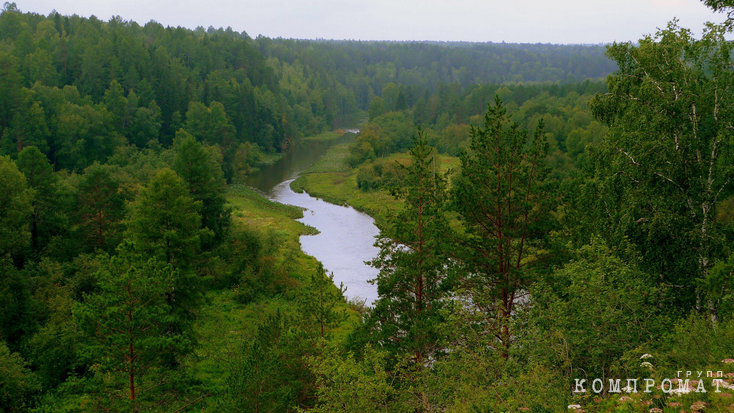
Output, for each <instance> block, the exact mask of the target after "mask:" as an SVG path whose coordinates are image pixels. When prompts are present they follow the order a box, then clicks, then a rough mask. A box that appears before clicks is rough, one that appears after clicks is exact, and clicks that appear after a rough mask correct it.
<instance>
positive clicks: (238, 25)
mask: <svg viewBox="0 0 734 413" xmlns="http://www.w3.org/2000/svg"><path fill="white" fill-rule="evenodd" d="M15 3H16V5H17V6H18V8H19V9H20V10H21V11H23V12H35V13H39V14H43V15H48V14H49V13H51V12H52V11H53V10H56V11H57V12H59V13H61V14H62V15H73V14H77V15H79V16H83V17H90V16H92V15H94V16H96V17H97V18H99V19H101V20H105V21H107V20H109V19H110V18H111V17H113V16H120V17H121V18H122V19H124V20H132V21H135V22H137V23H138V24H141V25H144V24H146V23H147V22H149V21H151V20H154V21H156V22H158V23H160V24H162V25H164V26H171V27H177V26H182V27H185V28H188V29H196V28H197V27H203V28H205V29H207V28H209V27H214V28H215V29H218V28H224V29H226V28H228V27H231V28H232V30H235V31H237V32H239V33H241V32H246V33H247V34H248V35H249V36H251V37H253V38H255V37H257V36H259V35H263V36H266V37H270V38H287V39H302V40H346V41H349V40H354V41H398V42H411V41H416V42H424V41H426V42H442V41H443V42H471V43H487V42H492V43H502V42H505V43H530V44H538V43H540V44H559V45H560V44H566V45H598V44H608V43H612V42H615V41H617V42H623V41H637V40H639V39H640V38H641V37H642V36H644V35H646V34H652V33H654V32H655V31H656V29H657V28H662V27H665V26H666V25H667V23H668V22H669V21H671V20H672V19H673V18H678V19H679V25H680V26H681V27H686V28H689V29H691V30H692V31H693V32H694V34H695V35H696V36H699V35H700V33H701V28H702V27H703V24H704V22H706V21H714V22H720V21H722V20H723V18H724V16H723V15H722V14H718V13H714V12H712V11H711V10H710V9H708V8H706V7H705V6H704V5H703V4H702V3H701V2H699V1H697V0H645V1H641V2H640V1H638V0H618V1H612V0H598V1H596V2H594V3H593V4H591V5H590V4H589V2H583V1H581V0H562V1H560V2H555V3H552V4H551V3H549V2H547V1H542V0H518V1H515V2H513V3H512V4H508V3H506V2H502V1H483V2H478V1H475V0H459V1H454V2H452V3H449V2H447V1H444V0H424V1H417V0H407V1H403V2H400V3H395V2H389V1H387V0H370V1H362V2H353V1H342V0H311V1H296V0H283V1H279V2H269V1H266V0H249V1H243V2H239V3H236V4H227V3H226V2H225V1H224V0H211V1H209V2H208V3H206V5H207V6H208V7H202V6H201V3H198V2H194V1H192V0H181V1H173V0H162V1H157V2H151V1H144V0H129V1H124V2H123V1H120V0H115V1H104V2H98V1H92V0H66V1H64V2H63V3H62V2H59V1H56V0H34V1H23V0H21V1H16V2H15Z"/></svg>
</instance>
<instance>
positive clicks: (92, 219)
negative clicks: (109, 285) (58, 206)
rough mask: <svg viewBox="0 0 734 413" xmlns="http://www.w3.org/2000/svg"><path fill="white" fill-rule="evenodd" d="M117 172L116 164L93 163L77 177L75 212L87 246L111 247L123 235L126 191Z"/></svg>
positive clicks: (91, 247)
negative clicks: (114, 165)
mask: <svg viewBox="0 0 734 413" xmlns="http://www.w3.org/2000/svg"><path fill="white" fill-rule="evenodd" d="M117 172H118V170H117V168H115V167H112V166H109V165H100V164H96V163H95V164H94V165H91V166H90V167H88V168H86V169H85V170H84V174H83V175H82V176H81V178H80V180H79V183H78V186H77V193H76V203H75V207H76V208H75V211H74V215H75V218H76V223H77V224H78V226H79V227H78V228H79V232H80V235H81V238H82V239H83V242H84V243H85V244H86V245H87V246H88V247H89V249H94V248H102V249H104V250H107V251H112V250H113V249H114V248H115V247H116V246H117V245H118V243H119V242H120V241H121V239H122V238H121V237H122V228H123V219H124V217H125V201H127V200H128V199H129V195H128V192H127V191H126V190H125V188H124V186H123V181H122V179H121V178H120V175H119V174H118V173H117Z"/></svg>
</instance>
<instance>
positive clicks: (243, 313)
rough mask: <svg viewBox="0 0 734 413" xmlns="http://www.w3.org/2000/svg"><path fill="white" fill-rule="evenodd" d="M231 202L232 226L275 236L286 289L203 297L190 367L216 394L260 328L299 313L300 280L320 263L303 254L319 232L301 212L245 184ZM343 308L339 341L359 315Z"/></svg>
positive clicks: (231, 193)
mask: <svg viewBox="0 0 734 413" xmlns="http://www.w3.org/2000/svg"><path fill="white" fill-rule="evenodd" d="M227 200H228V203H229V206H230V207H231V208H232V209H233V214H232V221H233V223H232V224H233V226H235V227H238V226H239V227H247V228H248V229H250V230H254V231H257V232H259V233H261V234H267V236H277V239H278V249H277V253H276V256H275V257H274V259H273V262H272V265H274V266H279V267H281V268H284V270H285V271H286V272H287V275H288V277H287V278H288V286H287V290H286V292H285V293H283V294H281V296H277V297H272V298H261V299H258V300H256V301H255V302H251V303H248V304H241V303H239V302H237V301H236V300H235V296H236V291H235V290H234V289H224V290H210V291H207V292H206V293H205V304H204V305H203V306H202V308H201V309H200V314H199V317H198V321H197V322H196V325H195V332H196V334H197V338H198V341H199V343H200V346H199V348H198V349H197V350H196V352H195V354H194V356H193V357H190V358H189V361H188V363H187V364H188V367H189V368H190V369H191V371H193V372H194V375H195V377H196V378H197V379H198V380H201V382H202V383H203V384H204V386H205V387H207V388H208V389H210V390H211V391H212V393H215V392H216V389H218V388H221V386H222V385H223V384H224V380H225V379H226V377H227V372H228V369H229V366H230V363H231V362H232V360H234V357H235V356H236V355H237V353H238V352H239V351H240V349H241V346H242V344H243V343H246V342H248V341H249V340H250V339H251V338H252V337H253V335H254V334H255V332H256V331H257V326H258V325H259V324H260V323H261V322H262V321H263V320H265V319H266V318H267V317H268V316H269V315H272V314H274V313H275V312H276V311H278V310H280V311H281V312H286V313H288V312H291V311H293V310H294V309H295V301H294V299H295V297H296V296H297V295H298V291H299V289H300V288H302V287H301V285H302V284H301V282H302V281H303V280H306V279H307V278H308V277H310V276H311V274H313V273H314V272H315V271H316V269H317V261H316V259H314V258H313V257H311V256H308V255H306V254H304V253H303V251H301V247H300V242H299V237H300V236H301V235H302V234H314V233H317V232H318V231H316V229H315V228H313V227H310V226H307V225H304V224H302V223H300V222H298V221H296V220H295V219H297V218H300V217H302V216H303V210H302V209H301V208H299V207H295V206H291V205H284V204H281V203H278V202H274V201H271V200H269V199H267V198H265V197H264V196H263V195H261V194H260V193H258V192H257V191H255V190H253V189H252V188H250V187H248V186H245V185H232V186H231V187H230V188H229V191H228V194H227ZM334 288H336V287H334ZM343 308H347V309H348V313H349V314H350V317H349V318H348V319H347V321H345V322H344V323H343V324H342V325H341V326H340V327H339V329H337V330H336V331H334V332H333V334H334V337H335V339H337V340H342V339H344V337H346V335H347V334H348V333H349V332H350V331H351V329H352V325H353V321H354V320H355V318H356V317H357V313H356V311H354V310H352V309H351V308H349V307H348V306H347V304H346V303H344V304H343ZM204 411H210V410H206V409H205V410H204Z"/></svg>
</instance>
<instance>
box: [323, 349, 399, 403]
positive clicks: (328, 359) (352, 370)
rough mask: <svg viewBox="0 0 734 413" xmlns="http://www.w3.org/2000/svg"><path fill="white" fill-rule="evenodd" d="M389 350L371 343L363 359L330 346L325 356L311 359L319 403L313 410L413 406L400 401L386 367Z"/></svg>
mask: <svg viewBox="0 0 734 413" xmlns="http://www.w3.org/2000/svg"><path fill="white" fill-rule="evenodd" d="M386 358H387V353H386V352H384V351H379V350H376V349H374V348H373V347H372V346H371V345H368V346H367V347H366V348H365V349H364V350H363V356H362V358H361V359H356V358H355V357H354V355H352V354H346V355H345V354H342V353H341V352H340V351H339V349H338V348H337V347H334V346H329V347H327V348H326V351H325V353H324V354H323V355H321V356H319V357H314V358H310V359H309V365H310V366H311V368H312V369H313V371H314V373H315V374H316V377H317V378H316V388H317V395H318V404H317V405H316V407H314V408H313V409H311V410H310V411H313V412H319V413H327V412H365V413H368V412H401V411H408V410H406V409H409V408H410V406H409V405H408V403H407V402H406V401H405V400H400V393H399V392H398V390H397V389H395V387H393V386H392V384H391V382H392V381H393V375H392V374H391V372H390V371H389V370H388V369H387V367H386Z"/></svg>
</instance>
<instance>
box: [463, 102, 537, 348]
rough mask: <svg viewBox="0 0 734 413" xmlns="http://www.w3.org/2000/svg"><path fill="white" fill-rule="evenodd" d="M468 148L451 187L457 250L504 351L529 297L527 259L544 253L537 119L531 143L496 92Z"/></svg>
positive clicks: (470, 290)
mask: <svg viewBox="0 0 734 413" xmlns="http://www.w3.org/2000/svg"><path fill="white" fill-rule="evenodd" d="M470 149H471V150H470V152H468V153H466V154H464V155H462V156H461V173H460V174H459V176H458V177H457V179H456V180H455V181H454V185H453V189H452V192H453V194H452V196H453V205H454V208H455V210H456V211H457V212H458V213H459V220H460V222H461V223H462V224H463V226H464V229H465V231H464V234H463V236H462V242H461V246H462V248H460V249H459V251H460V252H459V254H458V255H459V256H460V257H459V258H460V259H461V261H462V263H463V265H464V269H465V270H466V274H467V275H466V277H465V279H464V284H465V285H464V291H466V292H467V294H468V299H469V302H470V303H471V305H472V306H475V307H476V308H477V309H479V310H480V311H479V313H480V314H481V316H482V318H484V320H483V321H482V322H481V323H482V324H483V325H485V326H487V328H488V333H489V334H490V335H493V336H495V337H496V338H497V340H498V342H495V343H494V345H495V347H496V348H499V349H500V351H501V352H502V354H503V356H504V357H507V356H508V351H509V349H510V347H511V346H512V338H513V332H512V330H511V318H512V316H513V313H514V312H515V310H516V305H517V304H519V303H520V302H521V301H522V300H524V299H526V298H527V287H528V286H529V284H530V283H531V282H532V280H533V277H534V272H533V264H535V263H537V262H538V261H539V260H540V259H541V258H542V257H543V255H544V252H543V250H542V247H543V245H542V243H541V241H542V238H543V236H544V235H545V233H544V231H543V230H544V226H545V225H548V223H549V222H550V221H551V220H550V215H549V208H548V201H549V198H550V194H549V193H548V192H547V188H546V187H545V185H544V177H545V175H546V173H547V171H546V168H545V165H544V162H545V158H546V155H547V151H548V147H547V143H546V141H545V138H544V136H543V122H542V120H541V121H539V122H538V126H537V128H536V130H535V133H534V135H533V137H532V140H530V141H529V140H528V133H527V131H525V130H523V129H521V128H520V127H519V126H518V125H517V124H516V123H514V122H512V121H510V118H509V115H508V114H507V110H506V109H505V108H504V106H502V101H501V100H500V99H499V97H497V98H496V99H495V105H494V106H489V107H488V110H487V113H486V114H485V117H484V127H483V128H474V127H473V128H472V130H471V147H470Z"/></svg>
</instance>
